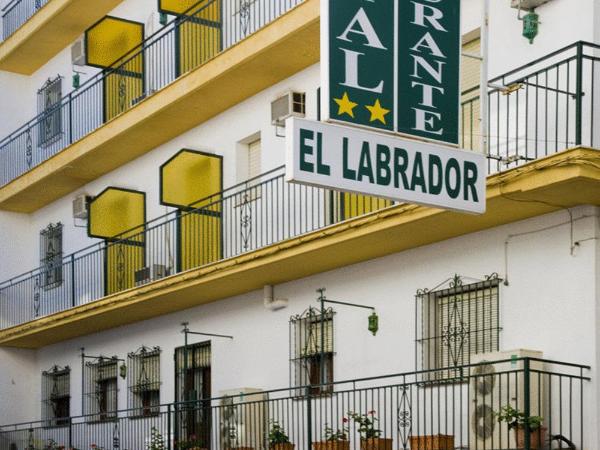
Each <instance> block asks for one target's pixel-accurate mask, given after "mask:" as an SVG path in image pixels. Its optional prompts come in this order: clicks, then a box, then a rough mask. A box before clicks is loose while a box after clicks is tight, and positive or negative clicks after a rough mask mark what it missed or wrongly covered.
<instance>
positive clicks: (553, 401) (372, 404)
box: [0, 0, 600, 450]
mask: <svg viewBox="0 0 600 450" xmlns="http://www.w3.org/2000/svg"><path fill="white" fill-rule="evenodd" d="M321 1H323V0H321ZM401 1H403V0H401ZM419 1H420V0H419ZM422 1H424V2H425V3H427V4H429V3H431V4H432V5H433V4H434V3H436V2H431V1H427V0H422ZM446 1H448V0H446ZM58 2H62V6H61V8H62V9H60V11H62V13H64V15H63V16H61V15H60V14H62V13H58V12H57V13H53V14H50V13H48V11H50V8H51V7H53V4H54V5H56V4H57V3H58ZM3 3H4V5H3V7H4V8H5V9H4V10H3V14H4V16H3V36H4V40H3V42H1V43H0V92H1V93H2V94H1V97H0V119H1V120H0V137H2V138H3V139H2V140H0V164H1V167H0V177H1V181H2V183H0V184H1V186H0V248H1V251H2V255H3V258H2V262H1V263H0V281H3V282H1V283H0V449H2V450H4V449H6V450H9V449H10V450H13V449H18V450H21V449H28V450H30V449H43V448H44V449H45V448H48V449H54V448H60V447H63V448H72V449H80V450H81V449H84V448H104V449H108V448H111V449H127V450H135V449H146V448H149V449H152V450H156V449H159V448H168V449H194V448H196V449H200V448H202V449H204V448H206V449H217V448H223V449H232V448H240V449H241V448H244V449H249V448H252V449H256V450H258V449H261V448H275V447H276V446H277V445H283V444H285V443H286V442H285V441H286V439H283V438H281V436H279V437H280V439H279V440H278V439H277V433H276V431H277V425H279V426H281V427H282V428H283V434H284V435H286V436H287V438H288V439H287V440H289V443H290V444H293V445H295V446H296V447H297V448H311V447H314V448H317V446H318V445H319V443H322V442H323V441H326V439H327V438H331V439H330V440H329V442H330V443H331V442H335V443H341V444H340V445H342V446H344V445H346V446H349V447H352V448H361V449H365V450H366V449H371V448H373V449H375V448H386V450H387V449H390V450H391V449H392V448H394V449H409V448H410V449H425V448H427V449H430V448H431V449H432V450H433V449H437V448H440V449H450V448H452V449H459V448H460V449H510V448H559V447H560V446H561V445H562V448H569V446H570V445H572V446H574V447H571V448H597V447H599V446H600V435H599V434H598V431H597V423H598V420H599V417H600V410H599V408H598V405H599V404H600V403H599V402H600V389H599V387H598V384H597V377H596V371H597V367H598V361H599V360H600V342H599V336H600V331H599V330H600V312H599V309H598V308H599V307H598V305H599V303H600V214H599V212H600V209H599V207H600V183H599V179H600V154H599V152H598V150H596V149H595V148H597V147H598V143H597V141H598V137H597V136H598V135H599V134H600V128H599V127H598V121H597V117H598V116H599V115H600V109H599V106H600V105H599V101H598V98H599V97H600V96H599V95H598V86H599V85H598V84H597V83H595V81H596V79H597V78H598V74H599V73H600V70H597V69H600V65H599V60H598V49H599V48H600V47H597V44H596V43H600V36H598V33H600V1H598V0H577V5H574V4H573V0H549V1H547V2H537V3H540V5H539V6H537V7H536V8H535V13H536V14H538V15H539V20H540V22H541V23H540V24H539V34H538V35H537V36H536V37H535V39H534V40H533V43H530V42H529V41H528V40H527V39H526V38H524V37H523V36H522V31H523V29H522V27H523V23H522V20H519V14H520V16H521V18H522V17H523V16H525V15H526V14H528V13H531V11H530V10H528V8H527V5H523V10H522V11H519V10H518V9H517V8H513V7H511V4H510V3H511V2H510V1H509V0H503V1H494V2H493V3H492V5H491V9H490V22H489V27H490V36H489V70H490V74H489V78H490V80H492V81H490V85H489V87H488V95H489V158H488V164H489V167H488V169H489V178H488V187H487V189H488V191H487V192H488V211H487V212H486V213H485V214H484V215H482V216H470V215H461V214H458V213H453V212H449V211H440V210H435V209H433V208H427V207H420V206H416V205H405V204H392V203H391V202H388V201H383V200H380V199H374V198H371V197H365V196H358V195H356V194H344V193H340V192H335V191H328V190H325V189H319V188H312V187H306V186H298V185H295V186H293V185H292V186H290V185H288V184H286V183H285V181H284V178H283V173H284V169H283V167H282V166H283V165H284V163H285V154H284V152H285V130H284V129H283V128H282V127H281V126H277V125H276V124H275V123H274V119H277V118H278V117H279V116H278V115H277V114H274V108H273V102H275V101H276V100H278V99H281V98H282V97H286V96H289V98H290V99H291V103H292V105H291V106H289V108H290V110H289V111H288V112H289V113H293V114H296V115H302V116H304V117H306V118H309V119H312V120H318V119H320V108H319V99H320V90H319V88H320V85H321V80H320V61H319V57H318V52H319V49H318V40H319V36H318V34H316V33H315V30H318V11H319V1H317V0H304V1H300V0H297V1H291V0H255V1H251V2H246V1H243V0H237V1H235V0H210V1H207V0H201V1H200V2H198V3H196V4H194V3H195V2H190V1H183V0H182V1H175V0H171V1H167V0H162V1H161V2H159V9H160V8H161V7H162V8H163V12H162V13H161V11H160V10H159V9H157V2H155V1H152V2H150V1H147V0H123V1H121V2H115V3H116V6H114V7H112V8H109V9H107V10H106V11H104V12H102V14H101V15H102V16H103V18H100V19H99V20H93V21H92V23H88V24H86V25H85V26H83V25H81V23H78V24H77V26H80V27H81V26H83V28H81V30H80V33H75V34H77V35H83V34H84V32H85V34H86V39H87V40H88V42H87V43H86V45H87V47H86V50H87V52H88V53H87V54H86V55H85V57H86V58H87V61H88V62H89V61H90V60H91V59H92V57H93V55H92V51H93V49H94V47H93V43H94V34H93V33H94V30H95V32H98V33H100V32H99V31H98V30H100V31H101V33H100V34H101V39H100V41H99V42H101V43H102V45H106V48H107V49H111V48H113V46H114V47H115V48H121V47H119V45H121V44H122V43H123V42H125V44H123V45H130V47H129V48H127V52H126V53H125V54H122V53H121V54H119V55H118V58H117V60H116V62H115V61H114V60H111V62H110V64H107V65H106V66H105V67H103V68H100V67H93V66H92V65H90V64H79V63H77V64H74V61H73V59H72V58H73V56H72V44H74V43H75V42H76V40H71V41H69V42H68V44H66V45H64V46H63V48H62V50H60V51H57V52H55V53H54V54H52V55H51V56H50V57H44V56H39V57H38V54H37V53H36V52H38V51H39V52H40V54H41V53H42V51H43V49H37V50H35V52H33V53H32V56H31V59H33V58H34V56H35V57H38V59H40V58H41V59H43V63H40V64H38V66H37V67H35V68H31V67H29V66H27V62H26V61H27V59H28V58H27V57H23V56H21V55H20V53H19V52H20V51H22V50H19V48H20V47H19V45H21V46H22V48H26V46H27V45H30V44H29V42H30V41H32V42H35V39H40V40H42V42H45V41H43V40H44V39H48V38H47V36H46V35H44V34H42V33H43V30H45V29H50V30H51V28H49V27H51V26H52V23H53V21H54V22H56V21H59V20H67V19H64V17H66V16H67V15H68V13H69V11H71V12H72V14H71V15H74V12H77V13H78V14H79V15H80V16H81V17H80V19H81V21H83V16H85V15H86V12H85V11H86V9H85V7H83V9H77V8H81V6H80V5H79V6H78V2H77V1H71V2H69V1H63V0H48V1H47V2H39V4H38V3H36V2H33V1H29V0H12V1H6V0H5V1H4V2H3ZM42 3H43V4H42ZM481 3H482V2H480V1H476V0H463V1H462V2H461V8H462V15H463V17H462V32H463V47H464V52H465V55H464V56H463V71H462V72H463V73H462V90H463V100H462V104H461V111H460V114H461V128H462V129H461V147H463V148H465V149H467V150H473V151H480V148H479V147H480V145H479V135H480V129H481V127H480V125H479V116H480V114H479V112H480V106H479V105H480V102H479V95H480V90H479V61H478V60H477V59H476V58H473V55H474V54H478V53H479V51H480V45H479V43H480V26H481ZM513 3H518V2H513ZM523 3H529V2H526V1H523ZM534 3H535V2H534ZM430 6H431V5H430ZM69 8H73V9H72V10H70V9H69ZM168 8H171V9H170V10H169V11H170V13H169V14H166V13H165V12H164V10H167V9H168ZM176 11H180V12H179V13H177V14H175V12H176ZM94 13H97V11H95V12H94ZM11 14H12V15H11ZM45 14H47V15H48V17H47V18H46V16H45ZM89 14H91V12H90V13H89ZM13 16H14V17H13ZM104 16H106V17H109V19H110V18H113V20H115V19H114V18H117V20H116V22H117V25H115V27H116V28H112V27H113V24H112V23H111V24H110V26H107V28H106V30H105V29H104V28H98V27H99V26H100V27H102V26H104V25H105V24H106V23H107V22H106V20H107V19H106V17H104ZM15 17H16V18H15ZM121 19H124V20H121ZM165 19H166V20H165ZM36 20H39V21H40V23H39V24H37V22H35V21H36ZM42 20H44V21H45V22H42ZM15 21H16V22H15ZM103 21H104V22H103ZM15 23H17V24H19V25H18V26H16V25H15ZM32 23H34V24H36V27H37V28H34V27H33V26H32V27H31V28H32V29H30V28H28V27H29V25H28V24H32ZM73 23H75V22H73ZM123 24H125V25H123ZM128 25H131V26H132V27H133V28H135V27H136V26H138V28H137V31H136V30H134V31H131V28H127V27H128ZM142 25H143V32H142V35H141V36H138V35H136V34H135V33H136V32H137V33H138V34H139V33H140V31H139V30H140V29H141V26H142ZM121 26H124V27H125V28H119V27H121ZM44 27H46V28H44ZM94 27H96V28H94ZM86 30H87V31H86ZM90 30H91V31H90ZM115 30H116V31H115ZM36 33H38V34H37V36H36ZM102 33H105V34H102ZM315 34H316V35H315ZM136 36H137V37H136ZM307 36H308V37H309V38H307ZM137 38H143V40H142V41H140V42H137V41H136V40H135V39H137ZM78 39H79V38H78ZM13 42H16V44H13ZM82 42H83V41H82ZM131 42H133V44H131ZM102 45H101V46H100V48H103V47H102ZM3 46H4V50H3V49H2V47H3ZM185 46H190V47H189V48H190V49H191V50H189V52H188V50H186V49H187V48H188V47H185ZM13 47H14V49H13ZM39 47H40V48H41V47H44V45H42V44H41V43H40V44H39ZM198 49H200V50H198ZM296 50H297V51H296ZM23 51H24V50H23ZM2 52H4V53H2ZM107 52H109V50H107ZM247 52H252V53H247ZM109 53H110V52H109ZM265 55H266V56H265ZM96 57H97V58H98V60H100V59H101V58H110V55H109V56H105V55H104V54H103V53H102V52H101V51H100V52H97V54H96ZM276 57H278V58H276ZM3 58H4V61H5V62H3ZM296 61H301V62H296ZM98 65H100V64H96V66H98ZM111 77H112V79H111ZM111 83H113V84H111ZM594 86H596V89H594ZM194 96H197V97H194ZM203 98H206V102H202V101H197V100H198V99H203ZM279 118H280V117H279ZM157 124H158V125H157ZM62 174H65V175H64V177H63V175H62ZM195 193H201V194H202V195H199V196H197V197H194V195H195ZM172 198H187V199H188V200H189V199H192V201H186V202H185V204H176V202H175V201H172V200H171V199H172ZM76 199H80V201H81V202H83V203H81V204H80V208H82V209H83V212H82V211H81V210H80V211H79V213H81V214H80V215H78V216H77V214H74V212H77V211H75V205H74V200H76ZM75 216H77V217H75ZM106 233H108V234H106ZM111 233H112V234H111ZM319 289H325V291H321V292H319V291H318V290H319ZM271 294H272V295H271ZM322 296H324V297H325V298H326V299H327V300H330V301H331V302H325V303H321V302H319V298H321V299H322V298H323V297H322ZM373 314H375V315H373ZM375 316H376V318H375ZM184 324H185V325H184ZM184 328H185V329H186V330H188V331H189V333H184V332H183V330H184ZM506 406H512V407H513V408H515V409H517V410H519V411H520V412H522V413H523V414H524V417H525V419H524V420H527V421H529V420H530V418H531V417H533V416H539V417H541V419H540V420H541V428H537V427H535V426H533V427H532V428H531V429H529V431H525V432H524V436H523V439H524V442H522V443H519V442H518V437H517V436H518V434H519V433H518V431H517V430H518V428H519V427H516V429H517V430H513V429H508V428H507V426H506V424H504V423H499V422H498V420H497V414H498V413H499V412H501V410H502V409H503V408H505V407H506ZM353 412H355V413H357V414H359V415H363V418H364V417H366V418H369V417H370V418H371V419H373V418H376V419H377V422H375V424H374V426H373V427H372V428H370V431H364V430H362V429H360V426H359V424H358V423H357V422H356V421H354V420H352V418H351V417H350V416H351V414H350V413H353ZM13 424H16V425H13ZM327 428H331V429H332V430H331V432H330V433H328V432H326V429H327ZM367 428H368V427H367ZM336 431H340V432H341V434H338V435H337V438H336V436H333V437H332V432H333V433H334V432H336ZM341 435H345V439H342V438H341ZM538 440H542V441H543V444H539V445H538V444H537V441H538ZM434 442H436V443H434ZM160 443H162V445H163V446H164V447H160V445H159V444H160ZM330 445H332V444H330ZM544 445H545V446H546V447H544ZM346 448H347V447H346ZM282 450H283V449H282Z"/></svg>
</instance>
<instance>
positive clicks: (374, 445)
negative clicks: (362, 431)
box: [360, 438, 394, 450]
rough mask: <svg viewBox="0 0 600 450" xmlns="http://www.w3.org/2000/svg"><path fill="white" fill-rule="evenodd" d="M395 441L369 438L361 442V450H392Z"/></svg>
mask: <svg viewBox="0 0 600 450" xmlns="http://www.w3.org/2000/svg"><path fill="white" fill-rule="evenodd" d="M393 443H394V441H393V440H392V439H385V438H368V439H361V440H360V450H392V447H393Z"/></svg>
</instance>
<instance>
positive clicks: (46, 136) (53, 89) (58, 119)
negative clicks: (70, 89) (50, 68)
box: [38, 76, 62, 146]
mask: <svg viewBox="0 0 600 450" xmlns="http://www.w3.org/2000/svg"><path fill="white" fill-rule="evenodd" d="M61 99H62V77H61V76H57V77H56V78H48V81H46V83H44V85H43V86H42V87H41V89H40V90H39V91H38V114H39V119H40V121H39V133H38V140H39V144H40V145H41V146H45V145H49V144H52V143H53V142H54V141H55V140H57V139H59V138H60V135H61V133H62V116H61Z"/></svg>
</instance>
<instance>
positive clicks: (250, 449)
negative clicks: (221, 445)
mask: <svg viewBox="0 0 600 450" xmlns="http://www.w3.org/2000/svg"><path fill="white" fill-rule="evenodd" d="M228 450H254V447H230V448H229V449H228Z"/></svg>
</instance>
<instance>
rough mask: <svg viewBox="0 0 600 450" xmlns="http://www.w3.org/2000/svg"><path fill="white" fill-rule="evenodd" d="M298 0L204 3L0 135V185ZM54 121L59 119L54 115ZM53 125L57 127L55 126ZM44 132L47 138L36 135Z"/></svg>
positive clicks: (44, 159) (214, 53)
mask: <svg viewBox="0 0 600 450" xmlns="http://www.w3.org/2000/svg"><path fill="white" fill-rule="evenodd" d="M301 2H302V0H252V1H249V0H209V1H202V2H200V3H201V6H194V7H192V8H191V9H190V10H188V12H186V14H185V15H183V16H181V17H179V18H177V19H175V20H173V21H171V22H170V23H169V24H168V25H167V26H165V27H164V28H162V29H160V30H159V31H157V32H156V33H154V34H153V35H152V36H150V37H148V38H146V39H145V40H144V42H143V44H142V45H141V47H139V48H136V49H134V50H132V51H131V52H130V53H129V54H127V55H124V56H123V57H121V58H120V59H119V60H118V61H115V63H114V64H113V67H112V68H110V69H105V70H103V71H102V72H100V73H98V74H97V75H95V76H94V77H92V78H90V79H89V80H88V81H86V82H85V83H84V84H83V85H82V86H81V87H80V88H79V89H77V90H74V91H72V92H71V93H69V94H68V95H66V96H65V97H63V98H62V99H61V101H60V102H58V103H57V104H56V105H53V106H52V107H50V108H48V109H47V110H45V111H43V112H41V113H40V114H39V115H37V116H36V117H34V118H33V119H32V120H30V121H29V122H27V123H26V124H25V125H23V126H22V127H20V128H19V129H17V130H16V131H14V132H13V133H11V134H10V135H8V136H7V137H5V138H4V139H2V140H0V167H1V169H0V186H2V185H5V184H7V183H9V182H10V181H12V180H14V179H15V178H17V177H19V176H20V175H22V174H24V173H26V172H27V171H29V170H31V169H32V168H34V167H36V166H37V165H39V164H41V163H42V162H44V161H46V160H47V159H49V158H50V157H52V156H53V155H55V154H56V153H58V152H60V151H61V150H63V149H64V148H66V147H68V146H69V145H70V144H72V143H73V142H75V141H78V140H79V139H81V138H83V137H85V136H86V135H88V134H89V133H91V132H92V131H94V130H96V129H98V128H99V127H101V126H102V125H103V124H105V123H106V122H108V121H110V120H111V119H113V118H114V117H116V116H118V115H119V114H122V113H123V112H125V111H127V110H129V109H131V108H133V107H134V106H135V105H137V104H138V103H139V102H140V101H142V100H143V99H145V98H147V97H148V96H151V95H153V94H154V93H156V91H158V90H160V89H162V88H164V87H165V86H167V85H169V84H171V83H172V82H173V81H175V80H176V79H177V78H179V77H180V76H181V75H183V74H184V73H186V72H189V71H191V70H193V69H195V68H196V67H199V66H201V65H202V64H204V63H206V62H207V61H208V60H210V59H211V58H213V57H214V56H216V55H217V54H219V53H221V52H222V51H224V50H226V49H227V48H229V47H231V46H232V45H234V44H236V43H237V42H239V41H241V40H242V39H244V38H245V37H247V36H249V35H250V34H252V33H254V32H256V31H258V30H259V29H260V28H261V27H263V26H265V25H267V24H268V23H269V22H271V21H273V20H274V19H276V18H278V17H279V16H281V15H282V14H284V13H286V12H287V11H289V10H290V9H292V8H293V7H295V6H296V5H298V4H300V3H301ZM59 119H60V120H59ZM57 127H60V129H59V130H57ZM45 129H51V130H54V131H59V132H58V133H56V132H53V133H52V134H53V139H51V140H45V139H42V137H43V136H46V135H47V133H44V132H43V130H45Z"/></svg>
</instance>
